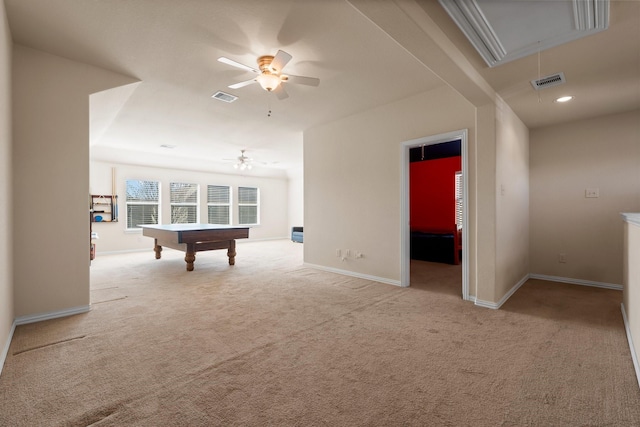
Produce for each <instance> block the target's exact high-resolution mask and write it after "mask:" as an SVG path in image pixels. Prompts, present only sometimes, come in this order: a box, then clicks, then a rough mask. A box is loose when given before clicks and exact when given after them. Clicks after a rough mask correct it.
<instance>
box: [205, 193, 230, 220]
mask: <svg viewBox="0 0 640 427" xmlns="http://www.w3.org/2000/svg"><path fill="white" fill-rule="evenodd" d="M207 216H208V217H209V224H221V225H229V224H231V189H230V188H229V187H226V186H223V185H208V186H207Z"/></svg>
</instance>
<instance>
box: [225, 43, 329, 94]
mask: <svg viewBox="0 0 640 427" xmlns="http://www.w3.org/2000/svg"><path fill="white" fill-rule="evenodd" d="M291 58H292V56H291V55H289V54H288V53H287V52H285V51H283V50H278V52H277V53H276V55H275V56H271V55H263V56H261V57H259V58H258V60H257V62H258V69H255V68H253V67H249V66H248V65H244V64H241V63H239V62H236V61H234V60H233V59H229V58H226V57H224V56H221V57H220V58H218V61H220V62H222V63H225V64H227V65H231V66H233V67H236V68H240V69H242V70H245V71H251V72H252V73H255V74H257V76H256V77H254V78H253V79H250V80H245V81H243V82H239V83H235V84H232V85H230V86H229V88H231V89H239V88H241V87H245V86H248V85H250V84H253V83H259V84H260V86H261V87H262V88H263V89H264V90H266V91H268V92H273V93H274V94H275V95H276V96H277V97H278V99H285V98H288V97H289V95H288V94H287V92H286V91H285V89H284V87H283V85H282V83H284V82H291V83H297V84H303V85H307V86H318V85H319V84H320V79H318V78H316V77H305V76H294V75H291V74H282V69H283V68H284V67H285V66H286V65H287V63H289V61H291Z"/></svg>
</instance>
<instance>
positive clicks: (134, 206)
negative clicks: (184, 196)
mask: <svg viewBox="0 0 640 427" xmlns="http://www.w3.org/2000/svg"><path fill="white" fill-rule="evenodd" d="M159 203H160V183H159V182H157V181H146V180H135V179H129V180H127V181H126V205H127V228H130V229H131V228H138V227H139V226H140V225H147V224H158V223H159V216H158V211H159V209H158V206H159Z"/></svg>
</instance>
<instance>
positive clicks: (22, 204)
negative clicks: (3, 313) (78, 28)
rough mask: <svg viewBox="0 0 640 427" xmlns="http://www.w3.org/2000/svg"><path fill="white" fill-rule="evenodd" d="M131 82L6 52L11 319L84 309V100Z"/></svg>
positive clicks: (39, 55)
mask: <svg viewBox="0 0 640 427" xmlns="http://www.w3.org/2000/svg"><path fill="white" fill-rule="evenodd" d="M133 81H134V79H130V78H127V77H124V76H121V75H118V74H114V73H111V72H108V71H105V70H102V69H99V68H95V67H92V66H89V65H86V64H81V63H78V62H74V61H70V60H67V59H63V58H60V57H57V56H54V55H50V54H46V53H43V52H40V51H37V50H34V49H30V48H26V47H23V46H19V45H14V46H13V93H12V96H13V153H12V156H13V157H12V158H13V166H14V167H13V182H14V186H13V189H14V204H13V208H14V209H13V215H14V221H13V231H14V235H15V236H18V237H19V238H16V239H15V241H14V247H13V250H14V253H13V255H14V258H13V266H14V269H13V271H14V284H15V285H14V295H15V313H14V314H15V316H31V315H35V314H43V313H50V312H57V311H61V310H68V309H73V308H77V307H83V306H87V305H88V304H89V254H88V252H89V250H88V248H89V221H88V216H89V215H88V194H89V94H91V93H93V92H97V91H100V90H104V89H107V88H111V87H114V86H118V85H122V84H127V83H131V82H133ZM34 266H37V268H34Z"/></svg>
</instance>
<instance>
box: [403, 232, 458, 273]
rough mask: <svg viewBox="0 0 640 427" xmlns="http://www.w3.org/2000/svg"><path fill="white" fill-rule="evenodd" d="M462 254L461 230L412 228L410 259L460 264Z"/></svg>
mask: <svg viewBox="0 0 640 427" xmlns="http://www.w3.org/2000/svg"><path fill="white" fill-rule="evenodd" d="M461 253H462V229H458V226H457V225H455V224H454V225H453V227H450V228H422V227H421V228H412V229H411V259H417V260H422V261H432V262H442V263H448V264H456V265H457V264H460V259H461Z"/></svg>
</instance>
